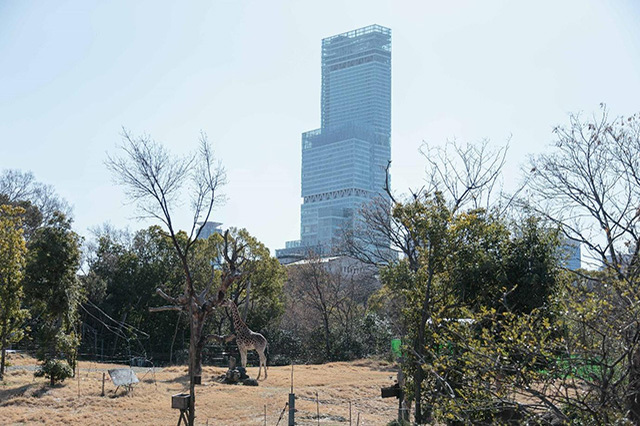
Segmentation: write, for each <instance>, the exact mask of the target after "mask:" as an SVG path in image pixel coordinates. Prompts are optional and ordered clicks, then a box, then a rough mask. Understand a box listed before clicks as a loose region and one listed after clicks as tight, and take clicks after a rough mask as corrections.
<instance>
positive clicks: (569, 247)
mask: <svg viewBox="0 0 640 426" xmlns="http://www.w3.org/2000/svg"><path fill="white" fill-rule="evenodd" d="M561 249H562V250H563V254H564V258H563V266H564V267H565V268H567V269H569V270H571V271H576V270H578V269H581V268H582V250H580V242H579V241H576V240H570V239H567V240H565V241H564V243H563V244H562V246H561Z"/></svg>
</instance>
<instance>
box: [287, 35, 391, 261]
mask: <svg viewBox="0 0 640 426" xmlns="http://www.w3.org/2000/svg"><path fill="white" fill-rule="evenodd" d="M321 103H322V104H321V111H322V119H321V128H320V129H317V130H312V131H310V132H306V133H303V134H302V197H303V200H304V201H303V204H302V208H301V229H300V241H292V242H288V243H287V248H286V249H283V250H277V251H276V255H277V256H278V257H279V258H285V257H287V256H292V257H295V255H296V254H298V255H301V254H303V253H304V252H306V251H309V250H313V251H314V252H316V253H319V254H328V253H330V252H331V251H332V249H333V248H334V247H335V246H336V245H337V244H339V242H340V239H341V238H342V236H343V233H344V231H345V230H347V229H351V228H352V227H353V226H354V223H355V221H357V220H358V215H359V209H360V208H361V207H362V206H363V205H364V204H366V203H368V202H370V201H371V200H373V199H374V198H375V197H377V196H384V186H385V177H386V172H385V170H386V166H387V164H388V162H389V160H390V158H391V30H390V29H388V28H385V27H382V26H379V25H371V26H368V27H365V28H360V29H357V30H354V31H349V32H346V33H343V34H338V35H335V36H333V37H329V38H326V39H324V40H322V99H321Z"/></svg>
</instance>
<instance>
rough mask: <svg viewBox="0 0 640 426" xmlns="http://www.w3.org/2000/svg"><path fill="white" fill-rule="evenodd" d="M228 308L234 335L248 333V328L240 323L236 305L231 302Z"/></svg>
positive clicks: (242, 322)
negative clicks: (234, 330)
mask: <svg viewBox="0 0 640 426" xmlns="http://www.w3.org/2000/svg"><path fill="white" fill-rule="evenodd" d="M229 308H230V309H231V316H233V326H234V327H235V329H236V333H240V332H246V331H248V330H249V328H248V327H247V325H246V324H245V323H244V321H242V318H240V313H239V312H238V308H237V307H236V304H235V303H233V302H232V303H231V305H230V306H229Z"/></svg>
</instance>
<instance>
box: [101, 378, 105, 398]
mask: <svg viewBox="0 0 640 426" xmlns="http://www.w3.org/2000/svg"><path fill="white" fill-rule="evenodd" d="M104 379H105V373H102V393H101V394H100V396H104Z"/></svg>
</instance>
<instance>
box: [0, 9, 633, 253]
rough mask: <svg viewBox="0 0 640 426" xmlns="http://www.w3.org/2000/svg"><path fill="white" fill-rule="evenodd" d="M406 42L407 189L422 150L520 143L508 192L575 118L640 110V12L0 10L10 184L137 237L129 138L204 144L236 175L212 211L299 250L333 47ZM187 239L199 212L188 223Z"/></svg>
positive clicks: (396, 174)
mask: <svg viewBox="0 0 640 426" xmlns="http://www.w3.org/2000/svg"><path fill="white" fill-rule="evenodd" d="M374 23H377V24H380V25H384V26H387V27H390V28H391V29H392V31H393V33H392V34H393V47H392V49H393V59H392V81H393V83H392V84H393V95H392V102H393V103H392V116H393V120H392V126H393V130H392V160H393V168H392V176H393V183H394V187H395V188H396V190H398V191H400V192H403V191H406V188H407V187H412V188H416V187H419V186H421V180H422V179H423V176H424V160H423V159H421V158H420V156H419V155H418V148H419V146H420V144H421V142H422V141H427V142H429V143H433V144H440V143H443V142H444V141H445V140H446V139H451V138H454V137H455V138H457V139H458V140H461V141H478V140H480V139H482V138H485V137H487V138H490V139H491V140H492V142H493V143H495V144H504V143H505V141H506V140H507V138H508V137H509V136H510V135H511V136H512V139H511V148H510V154H509V164H508V166H507V170H506V173H507V185H508V184H509V183H512V182H515V181H516V180H517V179H519V166H520V165H521V164H522V163H523V162H524V161H525V160H526V157H527V155H528V154H530V153H535V152H540V151H542V150H544V149H546V147H547V146H548V145H549V143H550V142H551V141H552V134H551V130H552V128H553V126H554V125H556V124H559V123H563V122H566V114H567V113H568V112H575V111H585V112H587V113H589V114H590V113H591V112H593V111H596V110H597V108H598V104H599V103H600V102H606V103H607V104H608V105H609V108H610V110H611V111H612V113H613V114H625V115H626V114H632V113H635V112H638V111H640V25H639V23H640V1H634V0H619V1H615V2H614V1H604V0H603V1H595V0H574V1H535V2H533V1H526V2H525V1H490V0H484V1H442V0H438V1H416V2H406V1H405V2H403V1H372V0H365V1H350V2H345V1H328V0H325V1H318V2H309V1H273V0H271V1H254V2H250V1H239V0H233V1H183V2H168V1H158V0H154V1H108V2H99V1H90V0H82V1H80V0H77V1H64V0H57V1H28V0H23V1H19V0H14V1H11V0H0V169H6V168H16V169H22V170H31V171H33V173H34V174H35V176H36V178H37V179H38V180H39V181H41V182H44V183H49V184H52V185H54V186H55V188H56V189H57V191H58V192H59V193H60V194H61V195H62V196H63V197H64V198H66V199H67V200H68V201H69V202H70V203H71V204H72V206H73V208H74V217H75V227H76V229H77V231H78V232H80V233H81V234H83V235H87V228H88V227H91V226H94V225H99V224H102V223H104V222H106V221H110V222H111V223H112V224H113V225H115V226H117V227H125V226H130V227H131V229H134V230H135V229H138V228H140V227H143V226H146V225H148V224H149V223H144V222H143V223H140V222H137V221H134V220H133V219H132V217H134V215H135V212H134V210H133V207H132V206H128V205H123V201H124V198H123V195H122V191H121V190H120V188H118V187H117V186H114V185H113V184H112V182H111V177H110V175H109V173H108V171H107V170H106V168H105V167H104V164H103V162H104V159H105V155H106V154H105V153H106V152H114V151H115V149H116V146H117V145H118V144H119V142H120V136H119V134H120V129H121V126H125V127H126V128H127V129H129V130H131V131H132V132H133V133H135V134H138V133H142V132H146V133H149V134H151V135H152V136H153V137H154V138H155V139H156V140H158V141H161V142H163V143H165V144H166V145H167V146H169V147H171V149H173V150H175V151H177V152H186V151H189V150H192V149H194V148H195V147H196V143H197V139H198V135H199V132H200V130H202V131H204V132H206V133H207V134H208V136H209V139H210V141H211V142H212V143H213V144H214V147H215V150H216V153H217V156H218V158H219V159H220V160H221V161H222V162H223V164H224V166H225V167H226V169H227V173H228V181H229V183H228V185H227V186H226V187H225V188H224V192H225V194H226V195H227V197H228V201H227V203H226V204H225V205H224V206H222V207H221V208H219V209H218V210H217V211H216V212H215V213H214V220H217V221H220V222H224V224H225V226H237V227H246V228H247V229H248V230H249V231H250V232H251V233H252V234H254V235H256V236H257V237H258V238H259V239H260V240H262V241H263V242H265V243H266V244H267V246H269V247H270V248H271V249H275V248H280V247H283V246H284V242H285V241H286V240H294V239H297V238H298V237H299V214H300V203H301V199H300V133H302V132H304V131H307V130H311V129H315V128H317V127H319V124H320V43H321V39H322V38H323V37H327V36H331V35H334V34H337V33H341V32H344V31H349V30H352V29H355V28H359V27H363V26H366V25H369V24H374ZM178 219H179V224H180V225H181V226H182V227H186V226H187V225H188V220H189V217H188V214H187V212H186V209H185V212H184V214H181V215H179V217H178Z"/></svg>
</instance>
